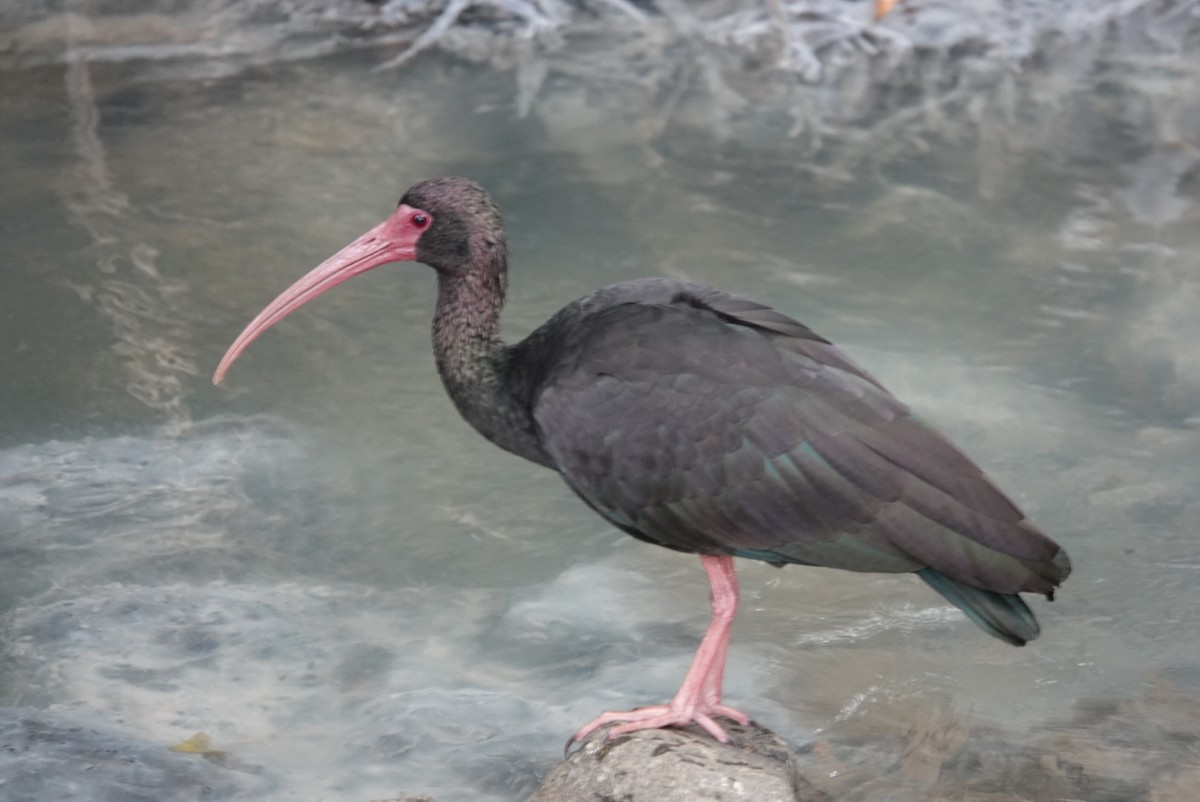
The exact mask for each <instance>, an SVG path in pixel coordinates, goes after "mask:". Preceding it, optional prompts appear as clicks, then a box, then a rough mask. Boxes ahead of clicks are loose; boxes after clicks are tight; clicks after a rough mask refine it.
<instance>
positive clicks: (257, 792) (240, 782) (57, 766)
mask: <svg viewBox="0 0 1200 802" xmlns="http://www.w3.org/2000/svg"><path fill="white" fill-rule="evenodd" d="M99 718H100V717H98V716H96V715H95V714H93V713H90V712H88V711H79V714H78V715H75V714H67V713H54V712H49V711H45V710H35V709H33V708H28V707H25V708H14V707H6V708H0V799H5V800H8V799H11V800H25V799H28V800H34V799H44V800H52V799H85V800H88V802H192V800H197V799H205V800H221V799H251V798H260V799H261V798H263V795H264V794H265V793H266V792H268V791H270V790H271V787H270V784H269V783H268V782H267V781H266V780H265V779H264V778H263V777H262V776H260V775H259V774H258V773H257V770H256V769H254V768H253V767H237V768H231V767H229V765H228V764H227V763H226V764H225V765H219V764H218V762H214V761H211V760H206V759H205V758H204V757H202V756H199V755H186V754H179V753H177V752H172V751H171V750H170V749H169V748H168V745H167V744H158V743H151V742H147V741H143V740H140V739H138V738H136V737H133V736H131V735H130V734H129V733H127V732H125V731H123V730H121V729H119V728H117V727H115V726H113V725H112V724H110V723H108V722H106V721H102V720H99Z"/></svg>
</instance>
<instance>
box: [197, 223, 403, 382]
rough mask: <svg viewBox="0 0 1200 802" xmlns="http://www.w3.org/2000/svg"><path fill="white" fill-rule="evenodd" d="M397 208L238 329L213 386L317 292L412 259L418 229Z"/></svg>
mask: <svg viewBox="0 0 1200 802" xmlns="http://www.w3.org/2000/svg"><path fill="white" fill-rule="evenodd" d="M412 211H413V210H412V209H409V208H408V207H407V206H401V207H400V208H399V209H398V210H397V211H396V213H395V214H393V215H392V216H391V217H389V218H388V219H386V220H384V221H383V222H382V223H380V224H379V225H377V226H375V227H374V228H372V229H371V230H370V231H368V232H367V233H365V234H363V235H362V236H361V237H359V238H358V239H356V240H354V242H351V243H350V244H349V245H347V246H346V247H345V248H342V249H341V250H340V251H338V252H337V253H335V254H334V255H333V256H331V257H329V258H328V259H326V260H325V261H324V262H322V263H321V264H319V265H317V266H316V267H314V268H313V269H312V270H311V271H309V272H308V274H307V275H305V276H304V277H303V278H301V279H300V280H299V281H297V282H296V283H295V284H293V285H292V286H290V287H288V288H287V289H286V290H284V291H283V292H282V293H280V294H279V297H278V298H276V299H275V300H274V301H271V303H270V304H268V305H267V308H266V309H264V310H262V311H261V312H259V313H258V316H257V317H255V318H254V320H251V321H250V324H249V325H248V326H246V328H245V329H243V330H242V333H241V334H239V335H238V337H237V339H236V340H234V341H233V345H231V346H229V350H227V351H226V352H225V356H223V357H221V363H220V364H219V365H217V370H216V372H215V373H214V374H213V384H220V383H221V380H222V379H224V378H225V374H226V373H227V372H228V371H229V367H230V366H231V365H232V364H233V362H234V360H236V359H237V358H238V356H239V355H241V353H242V352H243V351H245V350H246V348H247V347H248V346H249V345H250V343H252V342H254V341H255V340H256V339H258V336H259V335H260V334H262V333H263V332H264V331H266V330H267V329H269V328H271V327H272V326H274V325H275V324H276V323H278V322H279V321H280V320H283V319H284V318H285V317H287V316H288V315H289V314H291V313H292V312H294V311H295V310H296V309H299V308H300V307H301V306H303V305H304V304H306V303H308V302H309V301H311V300H312V299H313V298H316V297H317V296H318V295H320V294H321V293H323V292H325V291H326V290H328V289H330V288H331V287H335V286H337V285H338V284H341V283H342V282H343V281H346V280H347V279H351V278H353V277H355V276H357V275H358V274H359V273H365V272H366V271H368V270H370V269H371V268H373V267H379V266H380V265H384V264H387V263H388V262H401V261H412V260H414V259H416V253H417V239H418V238H419V237H420V235H421V230H420V229H417V228H415V227H414V226H413V225H412V224H411V223H410V222H409V218H410V217H411V214H410V213H411V212H412Z"/></svg>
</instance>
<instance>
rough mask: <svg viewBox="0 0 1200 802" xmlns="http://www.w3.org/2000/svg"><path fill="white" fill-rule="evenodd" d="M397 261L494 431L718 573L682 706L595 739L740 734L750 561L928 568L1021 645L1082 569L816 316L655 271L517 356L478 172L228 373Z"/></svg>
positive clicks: (325, 282) (280, 310)
mask: <svg viewBox="0 0 1200 802" xmlns="http://www.w3.org/2000/svg"><path fill="white" fill-rule="evenodd" d="M364 254H365V255H364ZM397 259H415V260H417V261H421V262H424V263H426V264H428V265H430V266H432V267H433V268H434V269H435V270H436V271H437V275H438V301H437V311H436V313H435V316H434V324H433V344H434V353H435V356H436V360H437V366H438V370H439V372H440V374H441V377H442V380H443V382H444V383H445V386H446V389H447V391H448V392H449V394H450V397H451V398H452V399H453V401H454V404H455V406H456V407H457V408H458V410H459V412H460V413H461V414H462V415H463V417H464V418H465V419H466V420H467V421H468V422H469V423H471V425H472V426H474V427H475V428H476V429H477V430H478V431H479V432H480V433H481V434H483V435H484V436H485V437H487V438H488V439H489V440H491V441H492V442H494V443H496V444H497V445H498V446H500V447H501V448H504V449H506V450H508V451H511V452H513V453H514V454H518V455H520V456H522V457H525V458H526V459H529V460H532V461H534V462H536V463H538V464H540V465H544V466H546V467H548V468H551V469H553V470H556V471H558V472H559V474H560V475H561V476H562V477H563V479H564V481H566V483H567V485H568V486H569V487H570V488H571V489H572V490H574V491H575V493H577V494H578V495H579V496H580V498H582V499H583V500H584V501H585V502H587V504H588V505H589V506H590V507H592V509H594V510H596V512H598V513H599V514H600V515H602V516H604V518H605V519H607V520H608V521H609V522H611V523H612V524H613V525H614V526H617V527H618V528H620V529H622V530H623V531H625V532H628V533H629V534H631V535H633V536H634V537H637V538H639V539H641V540H644V541H647V542H650V543H656V544H658V545H661V546H666V547H668V548H671V549H676V550H678V551H685V552H695V553H698V554H700V555H702V557H703V559H704V560H705V568H706V570H708V571H709V577H710V580H711V581H712V582H713V589H714V623H713V625H712V626H711V627H710V631H709V633H708V635H706V637H705V642H704V644H702V646H701V650H700V652H698V654H697V658H696V662H695V663H694V664H693V668H692V671H690V672H689V674H688V678H687V679H685V682H684V687H682V688H681V689H680V693H679V694H678V695H677V696H676V698H675V700H673V702H672V704H671V705H670V706H664V707H660V708H651V709H647V710H652V711H653V713H645V712H643V711H632V712H630V713H622V714H612V715H609V716H607V717H601V719H597V721H596V722H593V724H592V725H589V727H585V728H584V730H582V731H581V732H580V733H578V734H577V737H582V735H584V734H586V732H588V731H590V730H591V729H593V728H594V727H595V726H598V725H600V724H603V723H609V722H610V721H628V722H631V723H628V724H625V725H624V726H622V727H619V728H617V730H615V731H630V730H632V729H639V728H641V727H645V726H664V725H667V724H676V723H683V722H685V721H691V720H696V721H699V722H700V723H701V724H703V725H704V726H706V728H708V729H709V731H710V732H713V734H714V735H716V736H718V737H723V732H722V731H721V729H720V727H719V726H718V725H716V724H715V723H713V722H712V721H711V717H710V714H712V715H716V714H720V715H730V716H732V717H734V718H738V717H740V716H741V714H738V713H737V711H733V710H731V709H729V708H725V707H723V706H722V705H721V704H720V682H721V675H722V672H723V665H724V648H725V646H726V645H727V643H728V624H727V622H726V619H728V620H732V610H733V609H734V608H735V607H736V581H735V579H734V577H733V569H732V563H731V562H730V561H729V559H728V558H729V557H744V558H749V559H756V560H763V561H766V562H770V563H773V564H777V565H783V564H787V563H796V564H802V565H816V566H828V567H834V568H843V569H847V570H852V571H879V572H894V573H902V572H911V573H916V574H917V575H918V576H919V577H921V579H923V580H924V581H925V582H926V583H928V584H929V585H930V586H931V587H932V588H933V589H934V590H936V591H938V592H939V593H940V594H942V596H944V597H945V598H946V599H947V600H949V601H950V602H951V603H952V604H954V605H956V606H958V607H959V608H961V609H962V610H963V611H964V612H965V613H966V614H967V615H968V616H969V617H970V618H971V620H973V621H974V622H975V623H976V624H978V625H979V626H980V627H981V628H982V629H984V630H985V631H986V632H988V633H989V634H992V635H995V636H996V637H998V638H1000V639H1002V640H1005V641H1007V642H1008V643H1012V644H1016V645H1021V644H1023V643H1025V642H1026V641H1028V640H1031V639H1032V638H1034V637H1036V636H1037V634H1038V624H1037V621H1036V620H1035V618H1034V617H1033V614H1032V613H1031V612H1030V610H1029V608H1028V607H1027V606H1026V605H1025V603H1024V602H1023V601H1022V600H1021V598H1020V597H1019V596H1018V595H1016V594H1018V593H1020V592H1030V593H1040V594H1044V595H1046V596H1047V597H1052V595H1053V591H1054V589H1055V588H1056V587H1057V586H1058V584H1059V583H1060V582H1061V581H1062V580H1063V579H1065V578H1066V577H1067V575H1068V574H1069V573H1070V563H1069V561H1068V559H1067V555H1066V553H1065V552H1064V551H1063V550H1062V549H1061V548H1060V547H1059V546H1058V545H1057V544H1056V543H1054V541H1052V540H1050V539H1049V538H1048V537H1046V536H1045V535H1044V534H1042V533H1041V532H1040V531H1039V530H1038V529H1037V528H1036V527H1035V526H1034V525H1033V524H1032V523H1030V522H1029V521H1028V520H1027V519H1026V518H1025V516H1024V514H1023V513H1022V512H1021V511H1020V510H1019V509H1017V507H1016V506H1015V505H1014V504H1013V503H1012V501H1010V500H1009V499H1008V497H1007V496H1005V495H1004V494H1003V493H1002V492H1001V491H1000V490H998V489H997V488H996V487H995V485H993V484H992V483H991V482H990V481H989V480H988V478H987V477H986V476H984V474H983V473H982V471H980V469H979V468H978V467H977V466H976V465H975V464H974V463H972V462H971V461H970V460H969V459H968V458H967V457H966V456H964V455H963V454H962V452H960V451H959V450H958V449H957V448H955V447H954V446H953V445H952V444H951V443H950V442H949V441H948V440H947V439H946V438H945V437H943V436H942V435H940V434H939V433H937V432H936V431H934V430H933V429H931V428H929V427H928V426H926V425H924V424H922V423H921V422H919V421H917V420H916V419H914V418H913V417H912V416H911V415H910V414H909V411H908V409H907V407H905V406H904V405H903V404H902V403H900V402H899V401H898V400H896V399H895V398H894V397H893V396H892V395H891V394H890V393H888V392H887V390H885V389H884V388H883V387H882V386H881V385H880V384H879V382H877V381H876V380H875V379H874V378H873V377H871V376H870V374H868V373H867V372H866V371H864V370H862V369H861V368H859V367H858V366H857V365H855V364H854V363H853V362H852V361H851V360H850V359H849V358H847V357H846V356H845V355H843V354H842V353H841V352H840V351H838V350H837V349H836V348H835V347H834V346H833V345H831V344H830V343H829V342H828V341H826V340H824V339H822V338H821V337H819V336H818V335H816V334H814V333H813V332H812V331H811V330H809V329H808V328H806V327H805V326H803V325H802V324H800V323H798V322H797V321H795V320H792V319H791V318H789V317H787V316H786V315H783V314H781V313H780V312H777V311H775V310H774V309H771V308H770V307H767V306H764V305H762V304H759V303H755V302H754V301H750V300H748V299H745V298H741V297H739V296H736V295H731V294H729V293H725V292H722V291H720V290H717V289H713V288H712V287H706V286H703V285H699V284H693V283H690V282H685V281H677V280H672V279H642V280H638V281H630V282H624V283H621V284H616V285H613V286H611V287H607V288H605V289H601V290H598V291H596V292H594V293H592V294H590V295H588V296H586V297H584V298H581V299H579V300H578V301H576V302H574V303H572V304H570V305H568V306H566V307H565V308H563V309H562V310H561V311H560V312H558V314H556V315H555V316H554V317H552V318H551V319H550V320H549V321H547V322H546V323H545V324H543V325H542V326H541V327H539V328H538V329H537V330H536V331H534V332H533V333H532V334H530V335H529V337H528V338H526V339H525V340H524V341H522V342H520V343H518V344H516V345H513V346H506V345H504V344H503V343H502V342H501V341H500V340H499V339H498V337H497V335H496V332H497V328H498V323H499V316H500V308H501V306H502V304H503V301H504V291H505V281H506V279H505V277H506V268H507V265H506V259H507V254H506V245H505V235H504V229H503V225H502V222H501V217H500V213H499V211H498V210H497V209H496V207H495V205H494V204H493V203H492V201H491V199H490V198H489V197H488V196H487V194H486V193H485V192H484V191H483V189H482V188H480V187H479V186H478V185H476V184H475V183H473V182H471V181H468V180H466V179H462V178H443V179H435V180H433V181H426V182H423V183H421V184H418V185H416V186H415V187H413V188H412V189H410V190H409V191H408V193H406V194H405V196H404V198H403V199H402V201H401V206H400V208H399V210H398V211H397V212H396V214H395V215H393V217H391V218H389V219H388V220H387V221H385V222H384V223H383V224H381V225H380V226H378V227H377V228H376V229H373V230H372V231H371V232H368V234H366V235H364V236H363V237H361V238H360V239H359V240H358V241H356V242H355V243H353V244H352V245H350V246H348V247H347V248H346V249H344V250H343V251H342V252H340V253H339V254H338V255H336V256H334V257H332V258H331V259H330V260H328V261H327V262H325V263H323V264H322V265H321V266H319V267H318V268H316V269H314V270H313V271H312V272H311V273H310V274H309V275H308V276H306V277H305V278H303V279H301V281H299V282H297V284H296V285H294V286H293V288H292V289H289V290H288V291H287V292H285V293H284V294H283V295H281V296H280V298H279V299H277V300H276V301H275V302H274V303H272V305H271V306H269V307H268V308H267V309H266V310H264V311H263V313H262V314H260V316H259V317H258V318H256V319H255V321H254V322H252V323H251V324H250V326H248V327H247V329H246V331H245V332H243V334H242V336H241V337H239V339H238V341H237V342H235V343H234V345H233V346H231V347H230V350H229V352H228V353H227V354H226V357H225V359H224V360H223V362H222V365H221V367H220V368H219V369H218V373H217V380H219V379H220V377H221V376H222V375H223V373H224V371H225V370H226V369H227V368H228V365H229V364H230V363H231V362H232V360H233V359H234V358H236V356H237V355H238V354H239V353H240V352H241V351H242V350H243V349H244V348H245V347H246V345H248V344H249V342H250V341H251V340H253V339H254V337H256V336H257V335H258V334H259V333H261V331H263V330H264V329H266V328H267V327H269V326H270V325H272V324H273V323H274V322H276V321H277V320H279V319H280V318H281V317H283V316H284V315H286V314H287V313H288V312H290V311H291V310H292V309H294V308H296V307H297V306H299V305H301V304H303V303H304V302H305V301H307V300H309V299H311V298H312V297H314V296H315V295H316V294H319V292H321V291H323V290H324V289H327V288H328V287H329V286H332V285H333V284H336V283H338V282H339V281H342V280H344V279H346V278H349V277H350V276H351V275H355V274H357V273H359V272H362V271H363V270H366V269H369V268H371V267H374V266H376V265H378V264H382V263H385V262H389V261H396V260H397ZM721 599H724V600H725V602H721V601H720V600H721ZM730 599H731V601H730ZM710 725H711V726H710Z"/></svg>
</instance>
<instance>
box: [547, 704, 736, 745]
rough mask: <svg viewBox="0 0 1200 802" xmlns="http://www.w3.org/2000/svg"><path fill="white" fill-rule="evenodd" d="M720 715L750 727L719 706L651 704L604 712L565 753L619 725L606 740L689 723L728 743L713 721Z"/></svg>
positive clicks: (575, 737) (579, 733) (569, 742)
mask: <svg viewBox="0 0 1200 802" xmlns="http://www.w3.org/2000/svg"><path fill="white" fill-rule="evenodd" d="M716 716H722V717H724V718H727V719H731V720H733V721H736V722H737V723H738V724H749V723H750V717H749V716H747V715H746V714H745V713H743V712H741V711H740V710H735V709H733V708H732V707H726V706H725V705H722V704H690V705H675V704H669V705H652V706H650V707H639V708H638V709H636V710H606V711H605V712H603V713H601V714H600V715H598V716H596V717H595V718H594V719H592V720H591V721H589V722H588V723H587V724H585V725H583V726H582V727H580V728H579V730H578V731H577V732H576V733H575V734H574V735H572V736H571V737H570V739H568V740H567V746H566V750H565V751H570V749H571V747H572V746H574V745H575V744H578V743H581V742H582V741H583V740H584V739H585V738H587V737H588V736H589V735H591V734H592V733H593V732H595V731H596V730H598V729H599V728H601V727H604V726H606V725H608V724H617V723H618V722H620V725H619V726H617V727H613V728H612V729H610V730H609V731H608V732H607V733H605V734H604V738H605V740H611V739H613V738H616V737H617V736H619V735H628V734H629V733H631V732H637V731H638V730H656V729H660V728H662V727H686V726H687V725H688V724H693V723H694V724H698V725H700V727H702V728H703V729H704V731H705V732H707V733H708V734H709V735H711V736H712V737H714V738H716V739H717V740H718V741H720V742H721V743H723V744H724V743H729V736H728V735H727V734H726V733H725V730H724V729H722V728H721V725H720V724H718V723H717V722H716V721H714V720H713V719H714V718H715V717H716Z"/></svg>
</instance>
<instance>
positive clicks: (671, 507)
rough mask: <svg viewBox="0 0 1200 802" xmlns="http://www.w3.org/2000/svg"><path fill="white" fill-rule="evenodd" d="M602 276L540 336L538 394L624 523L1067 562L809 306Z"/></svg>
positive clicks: (814, 553) (897, 558)
mask: <svg viewBox="0 0 1200 802" xmlns="http://www.w3.org/2000/svg"><path fill="white" fill-rule="evenodd" d="M681 288H682V289H681ZM606 292H608V293H609V295H608V296H605V298H607V300H606V301H604V302H600V301H597V300H595V299H592V300H590V301H589V302H588V304H590V305H587V306H586V308H585V307H581V308H580V309H577V310H576V311H575V313H574V314H573V316H570V317H566V318H564V321H565V322H564V323H563V324H562V326H561V330H559V331H557V332H552V334H553V335H554V336H553V337H546V338H545V339H546V340H547V341H550V340H553V341H554V342H555V343H556V345H555V348H556V349H557V351H556V353H555V355H554V357H553V358H548V359H546V360H545V365H546V368H545V371H546V372H545V374H544V376H542V377H541V380H540V381H539V382H538V392H537V394H536V396H535V397H532V398H531V399H530V405H531V412H532V415H533V418H534V421H535V424H536V426H537V431H538V434H539V437H540V439H541V442H542V446H543V448H544V449H545V451H546V453H547V454H548V455H549V456H550V458H551V459H552V460H553V461H554V464H555V465H556V467H557V468H558V469H559V471H560V472H561V474H562V475H563V478H564V479H565V480H566V481H567V483H568V484H569V485H570V486H571V487H572V488H573V489H574V490H575V491H576V492H577V493H578V494H579V495H581V496H582V497H583V498H584V499H585V500H586V501H587V502H588V503H589V504H590V505H592V506H593V507H594V508H596V509H597V510H598V511H600V512H601V513H602V514H604V515H605V516H606V517H608V518H609V519H610V520H614V521H620V522H622V523H621V525H622V528H625V529H626V530H627V531H631V532H633V533H635V534H636V535H637V536H638V537H642V538H644V539H647V540H651V541H653V542H657V543H660V544H662V545H665V546H668V547H671V548H675V549H681V550H685V551H699V552H702V553H729V554H740V555H742V556H749V557H754V558H757V559H763V560H767V561H769V562H781V563H782V562H802V563H807V564H814V565H828V566H833V567H839V568H849V569H853V570H866V571H917V570H922V569H924V568H927V567H928V568H932V569H935V570H936V571H937V572H939V574H941V575H944V576H946V577H949V578H950V579H952V580H955V581H959V582H961V583H964V584H966V585H968V586H971V587H977V588H981V589H985V590H990V591H997V592H1001V593H1014V592H1017V591H1019V590H1028V591H1038V592H1043V593H1045V592H1049V591H1050V590H1052V589H1053V587H1054V586H1055V585H1056V584H1057V582H1058V581H1060V580H1061V579H1063V578H1064V577H1065V576H1066V574H1067V573H1068V572H1069V563H1067V561H1066V557H1065V554H1063V552H1062V551H1061V549H1059V547H1058V546H1057V545H1056V544H1055V543H1054V542H1053V541H1051V540H1050V539H1049V538H1047V537H1045V536H1044V535H1043V534H1042V533H1041V532H1039V531H1038V530H1037V529H1036V528H1035V527H1034V526H1033V525H1032V524H1030V523H1029V522H1028V521H1027V520H1025V517H1024V515H1023V514H1022V513H1021V511H1020V510H1019V509H1017V507H1016V506H1015V505H1014V504H1013V503H1012V501H1011V500H1009V499H1008V498H1007V497H1006V496H1005V495H1004V494H1003V493H1002V492H1000V491H999V490H998V489H997V488H996V487H995V486H994V485H993V484H992V483H991V482H990V481H989V480H988V479H987V478H986V477H985V476H984V475H983V473H982V471H980V469H979V468H978V467H977V466H975V464H974V463H972V462H971V461H970V459H968V458H967V457H966V456H965V455H963V454H962V452H960V451H959V450H958V449H957V448H955V447H954V446H953V445H952V444H950V442H949V441H948V440H946V439H945V438H944V437H942V436H941V435H940V434H938V433H937V432H935V431H934V430H932V429H930V428H929V427H927V426H925V425H924V424H922V423H920V422H919V421H917V420H916V419H914V418H912V417H911V415H910V414H909V411H908V409H907V408H906V407H905V406H904V405H903V404H902V403H900V402H899V401H898V400H896V399H895V398H894V397H893V396H892V395H891V394H889V393H888V392H887V391H886V390H885V389H884V388H883V387H882V386H881V385H880V384H879V383H878V382H877V381H876V380H875V379H874V378H873V377H872V376H870V375H869V374H868V373H866V372H865V371H863V370H862V369H861V368H859V367H858V366H857V365H855V364H854V363H853V362H852V361H851V360H850V359H849V358H847V357H846V356H845V355H843V354H841V353H840V352H839V351H838V350H837V349H836V348H835V347H834V346H832V345H831V344H829V343H828V342H827V341H825V340H823V339H822V338H820V337H818V336H817V335H816V334H814V333H812V331H811V330H809V329H808V328H806V327H804V326H803V325H802V324H800V323H798V322H796V321H794V320H792V319H791V318H789V317H787V316H785V315H783V314H781V313H779V312H777V311H775V310H773V309H771V308H770V307H766V306H763V305H762V304H757V303H755V302H752V301H748V300H746V299H742V298H738V297H736V296H730V295H725V294H723V293H720V292H718V291H716V290H713V289H711V288H707V287H700V286H698V285H686V284H683V283H680V282H675V283H669V282H659V283H656V284H649V283H641V284H638V285H637V286H636V287H635V288H633V287H632V285H630V286H627V287H621V285H618V288H614V289H610V290H608V291H606ZM639 294H640V295H643V296H646V295H648V296H651V297H650V300H645V299H641V300H639V299H638V298H637V296H638V295H639ZM628 296H632V297H628ZM552 322H553V321H552ZM568 324H569V325H568Z"/></svg>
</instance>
